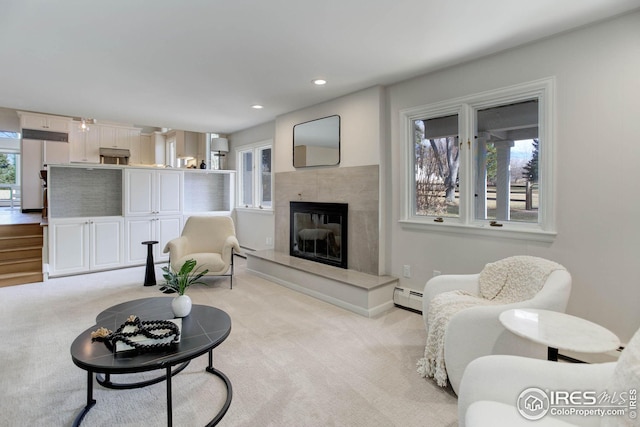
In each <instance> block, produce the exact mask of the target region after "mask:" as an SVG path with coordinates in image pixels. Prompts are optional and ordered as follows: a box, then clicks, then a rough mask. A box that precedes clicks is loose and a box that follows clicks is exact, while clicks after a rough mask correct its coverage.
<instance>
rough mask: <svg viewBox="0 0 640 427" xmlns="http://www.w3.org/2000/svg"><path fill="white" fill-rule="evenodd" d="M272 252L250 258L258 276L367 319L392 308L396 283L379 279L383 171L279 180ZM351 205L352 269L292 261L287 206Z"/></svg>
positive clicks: (359, 169)
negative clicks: (379, 225) (293, 203)
mask: <svg viewBox="0 0 640 427" xmlns="http://www.w3.org/2000/svg"><path fill="white" fill-rule="evenodd" d="M274 189H275V194H274V201H275V236H274V243H275V245H274V250H272V251H258V252H255V253H254V254H248V255H249V257H248V268H249V269H250V270H252V271H254V272H255V273H257V274H258V275H261V276H263V277H266V278H269V279H271V280H275V281H276V282H278V283H280V284H282V285H285V286H288V287H291V288H293V289H296V290H298V291H301V292H304V293H307V294H310V295H312V296H315V297H318V298H320V299H322V300H325V301H328V302H331V303H334V304H336V305H338V306H342V307H343V308H347V309H349V310H352V311H354V312H357V313H359V314H362V315H365V316H372V315H376V314H378V313H379V312H381V311H384V310H386V309H388V308H389V307H391V306H393V301H392V300H393V288H394V286H396V285H397V279H396V278H393V277H390V276H379V275H378V269H379V265H378V262H379V261H378V258H379V250H380V248H379V229H378V222H379V167H378V166H377V165H372V166H356V167H335V168H310V169H299V170H296V171H293V172H280V173H276V174H275V188H274ZM291 201H304V202H323V203H347V204H348V205H349V224H348V229H349V231H348V240H349V245H348V269H347V270H344V269H341V268H339V267H332V266H326V265H322V264H319V263H317V262H313V261H309V260H303V259H299V258H295V257H289V218H290V217H289V214H290V211H289V202H291Z"/></svg>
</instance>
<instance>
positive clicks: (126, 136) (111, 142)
mask: <svg viewBox="0 0 640 427" xmlns="http://www.w3.org/2000/svg"><path fill="white" fill-rule="evenodd" d="M95 127H97V128H98V129H99V131H100V147H104V148H122V149H127V150H130V149H131V145H132V143H134V144H135V142H136V141H137V140H138V139H139V138H140V129H137V128H129V127H122V126H112V125H104V124H101V125H98V126H95Z"/></svg>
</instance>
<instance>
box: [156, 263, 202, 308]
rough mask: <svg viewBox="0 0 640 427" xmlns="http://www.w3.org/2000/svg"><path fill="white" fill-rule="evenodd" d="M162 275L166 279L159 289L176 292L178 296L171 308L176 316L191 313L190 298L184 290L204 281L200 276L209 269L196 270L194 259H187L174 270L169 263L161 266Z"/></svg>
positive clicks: (165, 291)
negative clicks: (178, 268)
mask: <svg viewBox="0 0 640 427" xmlns="http://www.w3.org/2000/svg"><path fill="white" fill-rule="evenodd" d="M162 271H163V272H164V273H163V274H162V277H164V279H165V280H166V283H165V284H164V286H162V287H161V288H160V290H161V291H162V292H164V293H175V292H177V293H178V296H177V297H176V298H174V299H173V302H172V303H171V308H172V310H173V314H174V315H175V316H176V317H186V316H188V315H189V313H191V298H190V297H189V296H188V295H185V292H186V291H187V289H188V288H189V286H191V285H195V284H202V285H205V284H206V283H204V282H202V281H200V279H201V278H202V276H204V275H205V274H207V273H208V272H209V270H207V269H205V270H203V271H200V272H198V270H197V269H196V260H195V259H188V260H186V261H185V262H184V264H182V267H180V270H175V269H174V268H173V267H172V266H171V263H169V264H167V265H166V266H164V267H162Z"/></svg>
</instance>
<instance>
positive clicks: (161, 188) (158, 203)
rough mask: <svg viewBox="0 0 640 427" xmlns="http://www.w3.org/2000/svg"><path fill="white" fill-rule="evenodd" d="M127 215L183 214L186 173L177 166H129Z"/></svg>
mask: <svg viewBox="0 0 640 427" xmlns="http://www.w3.org/2000/svg"><path fill="white" fill-rule="evenodd" d="M124 176H125V200H126V202H125V215H126V216H148V215H158V214H159V215H180V214H182V180H183V173H182V172H181V171H174V170H165V169H163V170H157V169H127V170H125V175H124Z"/></svg>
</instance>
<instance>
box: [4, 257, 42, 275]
mask: <svg viewBox="0 0 640 427" xmlns="http://www.w3.org/2000/svg"><path fill="white" fill-rule="evenodd" d="M12 273H42V257H36V258H26V259H14V260H11V261H5V260H3V261H2V262H0V276H1V275H3V274H12Z"/></svg>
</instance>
